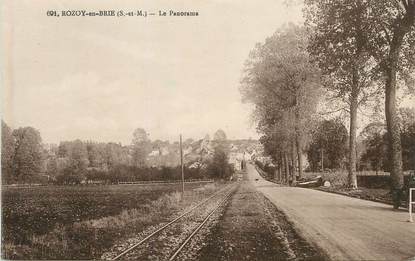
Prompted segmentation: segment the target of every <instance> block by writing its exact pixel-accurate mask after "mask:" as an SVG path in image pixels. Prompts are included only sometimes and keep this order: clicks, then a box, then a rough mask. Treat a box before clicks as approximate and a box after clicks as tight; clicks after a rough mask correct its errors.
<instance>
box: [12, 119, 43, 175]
mask: <svg viewBox="0 0 415 261" xmlns="http://www.w3.org/2000/svg"><path fill="white" fill-rule="evenodd" d="M13 137H14V138H15V150H14V156H13V175H14V178H15V179H16V180H18V181H22V182H26V181H29V180H30V179H31V178H33V177H34V176H36V175H38V174H39V173H40V172H41V171H42V140H41V137H40V133H39V131H37V130H36V129H34V128H32V127H24V128H19V129H16V130H14V131H13Z"/></svg>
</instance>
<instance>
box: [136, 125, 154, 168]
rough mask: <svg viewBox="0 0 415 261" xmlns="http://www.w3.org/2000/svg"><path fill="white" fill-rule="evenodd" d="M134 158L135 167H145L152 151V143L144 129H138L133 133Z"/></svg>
mask: <svg viewBox="0 0 415 261" xmlns="http://www.w3.org/2000/svg"><path fill="white" fill-rule="evenodd" d="M131 144H132V151H133V152H132V158H133V162H134V164H135V166H137V167H144V166H145V165H146V159H147V155H148V153H149V152H150V149H151V142H150V139H149V138H148V134H147V132H146V131H145V130H144V129H142V128H137V129H136V130H135V131H134V133H133V140H132V142H131Z"/></svg>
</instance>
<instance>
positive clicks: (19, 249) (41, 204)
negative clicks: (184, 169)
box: [2, 183, 223, 259]
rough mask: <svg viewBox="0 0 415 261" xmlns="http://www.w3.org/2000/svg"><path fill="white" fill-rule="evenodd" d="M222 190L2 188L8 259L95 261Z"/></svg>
mask: <svg viewBox="0 0 415 261" xmlns="http://www.w3.org/2000/svg"><path fill="white" fill-rule="evenodd" d="M222 186H223V184H217V183H215V184H213V183H210V184H198V183H193V184H186V185H185V187H186V192H185V197H184V200H181V193H179V191H180V189H181V185H180V184H160V185H149V186H142V185H110V186H47V187H33V188H2V209H3V211H2V253H3V258H6V259H97V258H99V257H100V256H101V254H102V253H103V252H105V250H107V249H108V248H110V247H111V246H112V245H113V244H115V243H116V242H117V241H119V240H122V239H123V238H128V237H129V236H131V235H133V234H135V233H138V232H140V231H142V230H143V229H145V228H147V227H149V226H152V225H154V224H158V223H160V222H165V221H166V220H168V219H169V218H171V216H172V215H174V214H175V213H177V212H180V211H181V210H183V209H184V208H186V207H188V206H190V205H192V204H194V203H196V202H198V201H199V200H202V199H203V198H205V197H207V196H209V195H211V194H212V193H213V192H215V191H216V190H218V189H220V188H221V187H222Z"/></svg>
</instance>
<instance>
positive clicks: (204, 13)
mask: <svg viewBox="0 0 415 261" xmlns="http://www.w3.org/2000/svg"><path fill="white" fill-rule="evenodd" d="M283 2H284V1H282V0H281V1H277V0H261V1H251V0H249V1H247V0H243V1H242V0H241V1H239V0H238V1H236V0H235V1H231V0H221V1H219V0H209V1H208V0H203V1H202V0H192V1H190V0H187V1H178V0H168V1H167V0H166V1H160V0H156V1H155V0H146V1H137V0H136V1H128V0H124V1H115V0H114V1H102V0H89V1H81V0H63V1H62V0H59V1H48V0H43V1H35V0H32V1H25V0H21V1H13V0H6V1H3V9H2V17H3V21H5V23H3V25H2V28H1V29H2V32H1V34H2V36H3V37H2V40H1V41H2V43H1V44H2V48H1V49H2V50H3V54H2V57H4V59H3V63H4V64H3V66H1V68H3V71H2V76H1V77H2V79H1V80H2V82H3V84H2V103H1V109H2V117H3V119H4V120H5V121H6V123H7V124H8V125H9V126H11V127H12V128H17V127H22V126H32V127H35V128H36V129H38V130H39V131H40V133H41V136H42V139H43V141H44V142H46V143H58V142H59V141H63V140H73V139H81V140H95V141H102V142H109V141H113V142H121V143H123V144H129V143H130V142H131V139H132V133H133V131H134V129H136V128H144V129H145V130H146V131H147V132H148V133H149V134H150V138H151V139H152V140H155V139H162V140H171V141H175V140H177V139H178V135H179V134H180V133H182V134H183V137H184V138H193V139H199V138H203V137H204V136H205V135H206V134H210V135H212V134H213V133H214V132H215V131H216V130H217V129H219V128H221V129H223V130H224V131H225V132H226V134H227V136H228V138H231V139H240V138H257V137H258V135H257V134H256V132H255V127H254V126H253V125H252V123H251V122H250V112H251V109H252V108H251V107H250V106H251V105H249V104H243V103H242V102H241V96H240V93H239V91H238V88H239V81H240V79H241V76H242V70H243V64H244V61H245V60H246V58H247V57H248V54H249V52H250V50H252V49H253V48H254V46H255V44H256V43H258V42H263V41H264V40H265V38H266V37H268V36H271V35H272V34H273V33H274V32H275V31H276V30H277V29H278V28H279V27H280V26H281V25H283V24H284V23H287V22H295V23H298V22H301V21H302V16H301V7H300V6H290V7H287V6H286V5H284V4H283ZM48 10H57V11H59V12H60V11H61V10H87V11H99V10H134V11H135V10H143V11H146V10H147V11H149V12H156V13H158V11H159V10H165V11H169V10H177V11H197V12H198V13H199V16H197V17H159V16H153V17H147V18H143V17H122V18H118V17H62V16H61V17H49V16H47V15H46V12H47V11H48Z"/></svg>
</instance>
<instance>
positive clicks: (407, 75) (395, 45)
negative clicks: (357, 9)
mask: <svg viewBox="0 0 415 261" xmlns="http://www.w3.org/2000/svg"><path fill="white" fill-rule="evenodd" d="M368 2H369V3H370V6H369V7H370V14H371V15H370V17H369V19H368V20H367V21H365V22H366V28H368V30H366V31H365V33H366V34H367V35H368V39H369V40H368V41H369V48H368V50H369V51H370V53H371V55H372V56H373V57H374V59H375V60H376V62H377V65H378V66H379V69H380V71H381V72H382V74H383V76H384V77H383V82H382V85H383V89H384V93H385V115H386V126H387V131H388V132H387V133H388V134H387V135H388V146H389V158H390V162H391V173H390V174H391V180H392V191H393V193H394V207H395V208H398V207H399V205H400V200H401V194H402V188H403V172H402V145H401V135H400V130H399V123H398V122H399V121H398V111H397V106H396V90H397V82H398V81H401V82H402V83H409V82H413V77H411V76H413V71H414V66H415V63H414V57H415V52H414V50H415V0H395V1H376V0H368ZM402 85H403V84H402Z"/></svg>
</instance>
